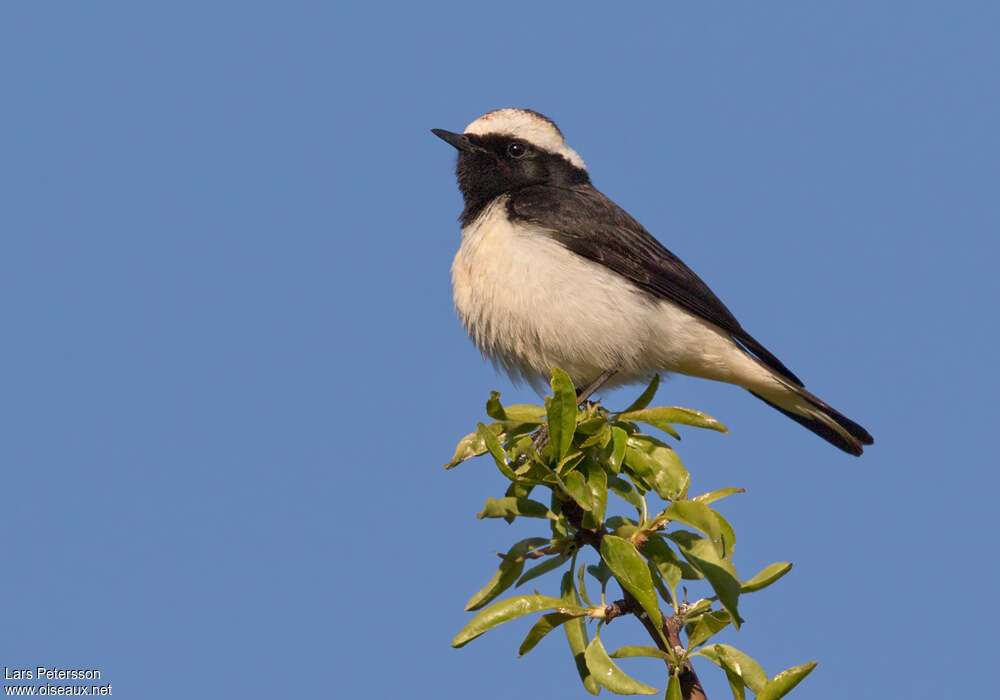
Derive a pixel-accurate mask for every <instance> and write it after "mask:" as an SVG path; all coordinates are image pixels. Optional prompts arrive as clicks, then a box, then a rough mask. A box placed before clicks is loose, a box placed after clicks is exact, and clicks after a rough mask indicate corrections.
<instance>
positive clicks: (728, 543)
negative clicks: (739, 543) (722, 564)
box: [712, 510, 736, 559]
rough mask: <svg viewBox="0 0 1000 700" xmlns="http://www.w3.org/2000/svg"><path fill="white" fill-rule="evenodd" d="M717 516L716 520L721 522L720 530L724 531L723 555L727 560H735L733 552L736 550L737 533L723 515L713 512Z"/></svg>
mask: <svg viewBox="0 0 1000 700" xmlns="http://www.w3.org/2000/svg"><path fill="white" fill-rule="evenodd" d="M712 512H713V513H714V514H715V517H716V519H718V521H719V528H720V529H721V530H722V545H723V549H724V551H723V554H722V556H723V557H724V558H726V559H732V558H733V550H734V549H736V533H735V532H734V531H733V526H732V525H730V524H729V521H728V520H726V519H725V518H723V517H722V513H720V512H719V511H717V510H713V511H712Z"/></svg>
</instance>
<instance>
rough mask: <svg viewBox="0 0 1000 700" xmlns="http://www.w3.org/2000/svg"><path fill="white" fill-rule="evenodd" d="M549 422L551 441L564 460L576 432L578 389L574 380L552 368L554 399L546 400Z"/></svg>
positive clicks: (560, 457)
mask: <svg viewBox="0 0 1000 700" xmlns="http://www.w3.org/2000/svg"><path fill="white" fill-rule="evenodd" d="M545 407H546V413H547V414H548V417H549V418H548V421H549V440H550V441H551V442H552V446H553V447H554V448H555V451H556V459H562V458H563V457H565V456H566V453H567V452H569V448H570V446H571V445H572V444H573V433H574V432H576V389H574V388H573V380H572V379H570V378H569V375H568V374H566V373H565V372H563V371H562V370H561V369H559V368H558V367H553V368H552V398H551V399H547V400H546V405H545Z"/></svg>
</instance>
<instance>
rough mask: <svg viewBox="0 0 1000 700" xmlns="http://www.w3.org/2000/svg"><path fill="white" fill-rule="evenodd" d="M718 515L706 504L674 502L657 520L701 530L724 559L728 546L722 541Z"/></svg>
mask: <svg viewBox="0 0 1000 700" xmlns="http://www.w3.org/2000/svg"><path fill="white" fill-rule="evenodd" d="M717 515H718V514H717V513H716V512H715V511H714V510H712V509H711V508H709V507H708V506H706V505H705V504H704V503H698V502H696V501H674V502H673V503H671V504H670V505H669V506H667V508H666V510H664V511H663V513H662V514H661V515H660V516H659V517H657V520H660V519H661V518H669V519H670V520H674V521H676V522H679V523H684V524H685V525H690V526H691V527H693V528H694V529H695V530H700V531H701V532H703V533H704V534H705V535H707V536H708V539H709V540H710V541H711V542H712V544H714V545H715V547H716V551H717V552H718V553H719V556H720V557H724V556H726V545H725V543H724V542H723V541H722V527H721V525H720V523H719V518H718V517H717ZM727 524H728V523H727Z"/></svg>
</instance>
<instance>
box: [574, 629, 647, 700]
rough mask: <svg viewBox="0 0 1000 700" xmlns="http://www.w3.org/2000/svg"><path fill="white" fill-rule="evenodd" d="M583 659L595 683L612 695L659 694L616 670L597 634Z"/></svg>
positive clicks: (616, 667) (618, 669)
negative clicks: (595, 680)
mask: <svg viewBox="0 0 1000 700" xmlns="http://www.w3.org/2000/svg"><path fill="white" fill-rule="evenodd" d="M584 658H586V660H587V668H589V669H590V672H591V673H592V674H594V678H596V679H597V682H598V683H600V684H601V685H603V686H604V687H605V688H607V689H608V690H610V691H611V692H612V693H618V694H619V695H654V694H655V693H658V692H660V691H658V690H657V689H656V688H652V687H650V686H648V685H646V684H645V683H640V682H639V681H637V680H635V679H634V678H631V677H629V676H627V675H626V674H625V672H624V671H622V670H621V669H620V668H618V666H617V665H616V664H615V662H614V661H612V660H611V657H610V656H608V652H607V651H605V650H604V645H603V644H601V638H600V636H599V635H597V634H595V635H594V638H593V640H591V642H590V644H588V645H587V651H586V652H585V653H584Z"/></svg>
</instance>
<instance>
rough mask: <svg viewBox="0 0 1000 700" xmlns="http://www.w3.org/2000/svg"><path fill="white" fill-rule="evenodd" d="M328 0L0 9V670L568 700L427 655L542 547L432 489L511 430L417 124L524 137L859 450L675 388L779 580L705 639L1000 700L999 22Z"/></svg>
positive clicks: (986, 16) (689, 453) (556, 671)
mask: <svg viewBox="0 0 1000 700" xmlns="http://www.w3.org/2000/svg"><path fill="white" fill-rule="evenodd" d="M344 5H346V3H340V4H338V5H335V4H333V3H280V4H279V3H254V2H245V3H215V2H208V3H185V2H180V3H169V4H165V3H160V4H159V5H158V6H156V7H153V6H150V5H148V4H145V5H143V6H140V5H137V4H135V3H124V2H118V3H112V2H104V3H18V4H5V5H4V7H3V9H2V10H0V71H2V73H0V86H2V105H3V106H2V113H0V114H2V117H0V123H2V124H3V127H4V128H3V133H4V139H3V144H2V146H0V220H2V222H3V231H4V233H3V235H2V236H0V310H2V312H0V318H2V320H3V333H2V342H0V366H2V367H3V370H2V375H0V376H2V380H0V426H2V427H0V435H2V440H0V469H2V471H0V474H2V484H3V486H2V492H3V508H2V512H3V517H2V523H3V532H2V542H3V574H2V575H0V600H2V601H3V603H2V605H3V616H2V618H3V625H2V627H3V629H2V631H0V664H2V665H5V666H7V667H10V668H15V667H34V666H37V665H46V666H62V667H71V668H87V667H96V668H100V669H101V670H102V673H103V676H104V678H105V679H106V680H108V681H110V682H113V684H114V694H115V695H120V696H122V697H143V698H159V697H164V698H167V697H178V696H179V695H183V696H190V697H228V696H236V695H240V696H243V697H307V696H315V697H342V698H362V697H379V698H381V697H403V696H418V697H422V696H428V697H430V696H433V697H438V698H444V699H450V698H456V699H457V698H467V697H470V696H472V695H474V696H475V697H481V698H491V699H492V698H497V699H499V698H515V697H517V698H519V697H524V696H525V695H527V694H535V695H537V696H538V697H552V698H556V697H560V698H561V697H566V698H576V697H584V696H585V693H584V692H583V690H582V688H581V687H580V686H579V684H578V682H577V680H576V678H575V672H574V670H573V667H572V664H571V663H570V661H569V657H568V654H567V652H566V649H565V645H564V643H563V642H562V641H561V640H560V639H558V638H556V636H555V635H553V638H552V639H547V640H545V641H543V642H542V644H541V645H540V646H539V648H538V649H536V650H535V651H534V652H532V654H531V655H529V656H528V657H526V658H524V659H520V660H518V659H516V658H515V654H516V647H517V644H518V642H519V641H520V638H521V636H523V634H524V633H525V631H526V629H527V626H528V625H527V624H523V623H522V624H517V623H515V624H512V625H509V627H510V628H511V629H506V628H502V629H499V630H496V631H495V632H493V633H490V634H488V635H486V636H485V637H483V638H482V639H479V640H476V641H475V642H473V643H472V644H470V645H469V646H468V647H466V648H464V649H462V650H453V649H451V648H450V647H449V641H450V640H451V638H452V636H453V635H454V634H455V632H456V631H457V630H458V629H460V628H461V626H462V625H463V624H464V622H465V620H466V619H467V617H468V615H467V613H465V612H464V611H463V606H464V603H465V601H466V600H467V599H468V597H469V596H470V595H471V594H472V593H473V592H474V591H476V590H478V589H479V588H480V587H481V586H482V584H483V583H485V582H486V580H487V579H488V578H489V576H490V575H491V574H492V571H493V569H494V568H495V566H496V558H495V556H494V555H493V554H492V552H493V551H494V550H500V549H504V550H505V549H506V548H507V547H508V546H509V544H510V543H512V542H513V541H514V540H516V539H520V538H521V537H524V536H526V534H531V533H532V532H533V530H532V529H531V528H527V527H525V528H522V527H520V526H516V527H508V526H506V525H505V524H504V523H502V522H501V523H495V522H484V521H477V520H476V519H475V517H474V515H475V513H476V512H477V511H478V510H479V509H480V508H481V505H482V502H483V500H484V499H485V498H486V497H487V496H494V495H499V494H498V493H497V492H498V491H499V490H501V489H502V488H503V485H502V484H501V478H502V477H500V475H499V474H498V473H496V470H495V469H494V468H492V467H491V466H490V465H488V464H486V463H470V464H467V465H464V466H463V467H462V468H461V469H459V470H456V471H452V472H447V473H446V472H444V471H443V470H442V469H441V465H442V464H443V463H444V462H445V461H446V460H447V458H448V457H450V455H451V451H452V449H453V447H454V443H455V442H456V441H457V440H458V438H460V437H461V436H462V435H464V434H465V433H466V432H468V431H469V430H471V429H473V428H474V427H475V422H476V421H477V420H482V419H483V416H484V413H483V404H484V402H485V400H486V398H487V396H488V393H489V390H490V389H494V388H496V389H499V390H500V391H502V392H503V397H504V400H506V401H511V402H523V401H528V402H534V401H536V400H537V397H536V396H535V395H534V394H533V393H532V392H531V391H530V390H529V389H527V388H524V387H513V386H511V385H510V383H509V382H508V381H507V380H506V379H505V378H503V377H499V376H497V375H495V374H494V372H493V369H492V367H491V366H490V365H489V364H488V363H485V362H483V361H482V359H481V358H480V357H479V355H478V353H477V351H476V350H475V349H474V348H473V346H472V345H471V343H470V342H469V341H468V340H467V338H466V337H465V335H464V332H463V330H462V329H461V327H460V325H459V323H458V321H457V319H456V318H455V314H454V311H453V309H452V302H451V289H450V281H449V280H450V276H449V265H450V263H451V258H452V256H453V255H454V252H455V250H456V249H457V246H458V243H459V227H458V224H457V222H456V217H457V215H458V213H459V211H460V208H461V202H460V197H459V195H458V192H457V189H456V187H455V183H454V178H453V172H452V171H453V165H454V153H453V152H452V150H451V149H450V148H449V147H448V146H446V145H445V144H442V143H441V142H440V141H439V140H437V139H436V138H434V137H433V136H432V135H431V134H430V133H429V131H428V130H429V129H430V128H432V127H439V128H445V129H450V130H454V131H460V130H461V129H463V128H464V126H465V125H466V124H467V123H468V122H470V121H471V120H473V119H474V118H476V117H477V116H479V115H480V114H482V113H483V112H486V111H488V110H490V109H494V108H498V107H505V106H522V107H531V108H533V109H536V110H539V111H541V112H543V113H545V114H547V115H549V116H550V117H552V118H553V119H554V120H556V121H557V122H558V123H559V125H560V126H561V127H562V129H563V131H564V132H565V134H566V136H567V140H568V142H569V144H570V145H571V146H572V147H573V148H575V149H576V150H577V151H579V152H580V154H581V155H582V156H583V158H584V159H585V160H586V161H587V164H588V166H589V169H590V172H591V175H592V178H593V180H594V182H595V184H596V185H597V186H598V187H599V188H600V189H602V190H603V191H604V192H605V193H606V194H608V195H609V196H611V197H612V198H614V199H615V200H616V201H618V202H619V203H620V204H621V205H622V206H624V207H625V208H626V209H628V210H629V211H630V212H631V213H632V214H633V215H634V216H636V217H637V218H638V219H639V220H640V221H642V222H643V223H644V225H645V226H646V227H647V228H648V229H649V230H650V231H651V232H652V233H654V235H656V236H658V237H659V238H660V240H661V241H663V243H664V244H666V245H667V246H668V247H669V248H670V249H671V250H673V251H674V252H675V253H677V254H678V255H680V256H681V257H682V258H683V259H684V260H685V261H686V262H687V263H688V264H689V265H690V266H691V267H692V268H693V269H694V270H695V271H697V272H698V273H699V275H701V276H702V277H703V278H704V279H705V280H706V281H707V282H708V283H709V284H710V285H711V286H712V287H713V289H714V290H715V291H716V292H717V293H718V294H719V296H720V297H721V298H722V299H723V300H724V301H726V303H727V304H728V305H729V307H730V308H731V309H732V310H733V311H734V313H735V314H736V315H737V316H738V317H739V318H740V319H741V321H742V322H743V324H744V325H745V326H746V327H747V328H748V329H749V330H750V332H751V333H753V334H754V335H755V336H756V337H757V338H758V339H760V340H761V341H762V342H763V343H764V344H765V345H767V346H768V347H769V348H770V349H772V350H773V351H774V352H775V353H776V354H777V355H778V356H779V357H780V358H781V359H782V360H783V361H784V362H785V363H786V364H787V365H788V366H789V367H790V368H791V369H792V370H793V371H795V372H796V373H797V374H799V375H800V376H802V377H803V378H804V379H805V381H806V382H807V384H808V386H809V388H810V389H812V390H813V391H814V392H815V393H817V394H818V395H820V396H821V397H822V398H824V399H825V400H827V401H829V402H830V403H831V404H832V405H834V406H835V407H837V408H839V409H841V410H843V411H844V412H845V413H846V414H848V415H849V416H851V417H852V418H855V419H857V420H858V421H859V422H861V423H862V424H863V425H865V426H866V427H868V428H869V429H870V430H871V432H872V434H873V435H874V436H875V438H876V444H875V445H874V447H872V448H871V449H870V450H869V451H868V452H867V453H866V454H865V456H864V457H862V458H861V459H860V460H856V459H853V458H851V457H849V456H847V455H844V454H842V453H840V452H838V451H837V450H835V449H833V448H832V447H830V446H828V445H826V444H825V443H824V442H822V441H821V440H819V439H818V438H816V437H815V436H813V435H812V434H810V433H808V432H806V431H804V430H802V429H801V428H800V427H798V426H797V425H795V424H794V423H792V422H791V421H788V420H787V419H785V418H784V417H782V416H781V415H779V414H778V413H776V412H774V411H771V410H769V409H768V408H767V407H766V406H764V405H763V404H761V403H760V402H758V401H756V400H755V399H753V398H752V397H750V396H749V395H748V394H746V393H745V392H742V391H739V390H737V389H735V388H732V387H727V386H722V385H714V384H711V383H708V382H703V381H697V380H691V379H686V378H674V379H671V380H670V381H668V382H666V383H665V384H664V386H663V388H661V390H660V394H659V396H658V403H661V404H669V405H675V404H676V405H682V406H689V407H692V408H697V409H700V410H703V411H706V412H708V413H710V414H712V415H714V416H716V417H717V418H719V419H720V420H722V421H723V422H725V423H726V424H727V425H728V426H729V428H730V434H729V435H728V436H721V435H718V434H715V433H706V434H700V433H698V432H696V431H694V430H687V431H685V433H684V440H683V442H682V443H681V444H680V446H679V448H678V449H679V451H680V455H681V457H682V459H683V460H684V461H685V463H686V464H687V465H688V467H689V468H690V469H691V471H692V472H693V473H694V486H693V488H694V489H695V490H696V491H708V490H711V489H715V488H720V487H723V486H743V487H745V488H747V491H748V492H747V493H746V494H743V495H740V496H738V497H733V498H731V499H728V501H726V502H723V503H722V504H720V509H721V510H722V512H723V513H724V514H725V515H726V517H727V518H729V520H730V522H732V523H733V525H734V527H735V528H736V532H737V534H738V536H739V538H740V539H739V541H738V543H737V553H736V563H737V566H738V567H740V569H741V572H745V573H746V574H748V575H749V574H751V573H753V572H755V571H757V570H758V569H760V568H762V567H763V566H765V565H766V564H768V563H770V562H772V561H776V560H790V561H793V562H794V563H795V568H794V570H793V571H792V573H791V574H790V575H789V576H788V577H786V578H785V579H784V580H782V581H781V582H780V583H779V584H776V585H775V586H774V587H773V588H771V589H769V590H767V591H765V592H762V593H758V594H755V595H753V596H748V597H747V598H746V599H745V600H744V602H743V603H742V606H743V607H742V612H743V615H744V617H746V618H747V620H748V622H747V624H746V625H745V626H744V628H743V629H742V630H741V631H739V632H730V633H727V636H726V638H725V641H728V642H729V643H732V644H735V645H737V646H739V647H741V648H743V649H745V650H747V651H748V652H749V653H751V654H752V655H754V656H756V657H757V658H758V659H759V660H760V661H761V662H762V663H763V664H764V666H765V668H766V669H767V670H768V671H769V672H770V673H775V672H777V671H778V670H780V669H782V668H785V667H788V666H791V665H794V664H798V663H802V662H804V661H807V660H810V659H815V660H818V661H819V662H820V665H819V667H818V668H817V670H816V671H815V672H814V673H813V675H812V676H811V677H810V678H809V679H808V680H807V681H806V684H805V685H803V686H801V687H800V689H799V690H798V691H796V692H797V693H798V694H797V695H793V697H809V698H821V699H822V698H842V697H845V696H846V695H850V696H851V697H886V696H891V697H911V698H940V697H944V696H949V697H952V696H953V697H961V696H963V695H972V696H983V695H985V693H986V691H985V688H987V687H991V686H992V683H991V675H990V673H989V669H990V668H991V664H992V662H993V656H994V654H993V653H992V650H993V649H995V647H996V642H995V633H994V630H995V628H996V624H997V622H998V621H1000V620H998V615H997V606H996V602H995V600H994V597H993V595H992V594H991V593H990V591H991V590H992V589H993V587H994V586H995V582H996V579H997V575H998V573H1000V572H998V565H997V564H996V561H995V557H994V556H993V535H994V531H995V530H996V527H997V517H996V515H995V513H996V509H995V505H994V500H995V498H996V493H997V489H998V487H1000V480H998V477H997V469H996V468H997V457H996V448H995V445H994V442H995V433H996V425H995V423H996V413H997V411H996V394H997V389H998V388H1000V387H998V384H1000V382H998V372H997V369H996V355H997V349H996V348H997V345H998V340H1000V328H998V321H997V316H998V314H997V310H996V307H997V300H998V296H1000V295H998V292H1000V283H998V280H997V273H996V261H997V257H998V254H1000V246H998V243H997V233H998V229H1000V213H998V211H1000V210H998V206H997V188H998V182H1000V178H998V176H1000V172H998V166H997V163H998V162H1000V147H998V146H1000V143H998V142H1000V131H998V129H997V124H1000V90H998V83H997V74H998V72H1000V48H998V44H997V41H996V36H997V28H998V23H1000V9H998V7H997V5H996V4H994V3H987V2H965V3H943V2H918V1H909V2H883V3H866V2H843V3H818V2H774V3H767V4H760V3H733V4H729V3H726V4H723V3H696V4H695V3H685V4H681V3H658V4H656V5H655V6H654V5H653V4H649V5H635V6H626V7H617V8H612V7H611V6H610V5H608V4H607V3H574V4H569V3H565V4H555V3H552V4H542V3H537V2H536V3H522V2H509V3H505V4H504V5H503V7H502V8H498V7H497V6H496V5H493V6H488V5H486V4H482V5H481V6H475V5H469V4H467V3H466V4H458V3H455V4H444V3H419V4H416V3H406V4H404V3H368V4H366V5H365V6H364V7H361V6H360V5H361V4H360V3H355V4H354V5H356V7H353V8H352V7H345V6H344ZM636 392H637V389H632V390H625V391H622V392H615V393H612V394H608V395H606V396H604V400H605V402H606V404H608V405H609V406H612V407H615V406H617V407H621V406H623V405H624V404H625V403H627V402H628V401H630V400H631V397H632V396H634V395H635V393H636ZM556 585H557V582H556V581H555V580H554V579H551V578H546V579H541V580H540V581H538V582H537V586H538V588H539V589H540V590H542V591H543V592H549V591H551V590H553V587H554V586H556ZM692 592H694V591H692ZM641 632H642V630H641V629H640V628H639V626H638V625H636V624H634V623H631V622H629V621H627V620H622V621H619V622H617V623H615V624H613V625H612V626H611V627H609V628H608V631H607V634H608V637H607V638H606V643H607V645H608V646H609V647H610V646H613V645H616V644H619V643H622V644H623V643H642V642H641V641H640V640H642V634H641ZM623 665H624V664H623ZM627 668H628V669H629V670H630V671H632V672H633V673H634V674H635V675H636V676H638V677H640V678H642V679H643V680H646V681H647V682H650V683H652V684H654V685H657V686H658V687H660V688H662V687H663V685H662V679H661V678H660V671H659V669H658V668H656V667H655V666H654V665H652V664H650V665H649V666H643V665H642V662H641V661H639V662H635V663H633V664H631V665H628V666H627ZM699 670H700V671H701V675H702V679H703V681H704V682H705V685H706V689H707V690H708V691H709V696H710V697H712V698H724V697H727V696H728V690H727V689H726V687H725V684H724V681H722V680H721V679H720V678H719V677H718V676H719V674H718V673H717V672H715V671H714V669H713V668H711V667H708V666H704V667H700V668H699ZM987 684H990V685H989V686H988V685H987Z"/></svg>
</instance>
